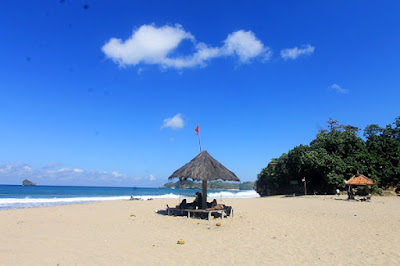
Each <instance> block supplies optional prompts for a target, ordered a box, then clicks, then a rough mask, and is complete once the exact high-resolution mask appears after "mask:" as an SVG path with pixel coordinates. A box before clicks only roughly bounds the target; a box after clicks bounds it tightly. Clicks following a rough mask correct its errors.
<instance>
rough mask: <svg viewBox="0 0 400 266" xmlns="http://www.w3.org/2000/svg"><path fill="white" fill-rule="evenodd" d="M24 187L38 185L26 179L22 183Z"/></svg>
mask: <svg viewBox="0 0 400 266" xmlns="http://www.w3.org/2000/svg"><path fill="white" fill-rule="evenodd" d="M22 185H23V186H36V183H33V182H32V181H29V180H28V179H25V180H24V181H22Z"/></svg>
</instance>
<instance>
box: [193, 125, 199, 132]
mask: <svg viewBox="0 0 400 266" xmlns="http://www.w3.org/2000/svg"><path fill="white" fill-rule="evenodd" d="M194 131H196V134H199V133H200V126H199V124H197V127H196V129H195V130H194Z"/></svg>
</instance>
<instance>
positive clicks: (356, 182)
mask: <svg viewBox="0 0 400 266" xmlns="http://www.w3.org/2000/svg"><path fill="white" fill-rule="evenodd" d="M344 183H345V184H346V185H351V186H370V185H375V184H376V181H375V180H372V179H369V178H368V177H366V176H365V175H362V174H356V175H355V176H353V177H352V178H350V179H349V180H347V181H344Z"/></svg>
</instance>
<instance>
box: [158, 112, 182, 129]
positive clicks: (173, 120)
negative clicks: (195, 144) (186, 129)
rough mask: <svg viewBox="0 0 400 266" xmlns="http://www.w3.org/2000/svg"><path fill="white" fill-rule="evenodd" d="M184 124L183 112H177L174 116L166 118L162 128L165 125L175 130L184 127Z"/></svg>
mask: <svg viewBox="0 0 400 266" xmlns="http://www.w3.org/2000/svg"><path fill="white" fill-rule="evenodd" d="M183 126H184V122H183V119H182V115H181V114H176V115H175V116H173V117H170V118H165V119H164V124H163V125H162V127H161V128H164V127H169V128H171V129H173V130H176V129H179V128H183Z"/></svg>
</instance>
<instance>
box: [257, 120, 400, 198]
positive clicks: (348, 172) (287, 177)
mask: <svg viewBox="0 0 400 266" xmlns="http://www.w3.org/2000/svg"><path fill="white" fill-rule="evenodd" d="M327 123H328V126H327V128H326V129H321V130H319V132H318V134H317V135H316V137H315V139H314V140H312V141H311V143H310V144H309V145H299V146H296V147H294V148H293V149H291V150H289V151H288V152H287V153H283V154H282V155H281V156H280V157H279V158H275V159H272V160H271V162H270V163H269V164H268V165H267V166H266V167H265V168H264V169H262V170H261V172H260V174H258V176H257V181H256V184H255V188H256V191H257V192H258V193H259V194H260V195H274V194H287V193H304V190H303V185H302V178H304V177H305V180H306V182H307V189H308V192H309V193H315V194H333V193H334V192H335V190H336V189H344V188H345V184H344V180H347V179H349V178H350V177H352V176H353V175H354V174H356V173H357V172H359V173H363V174H364V175H366V176H368V177H370V178H371V179H373V180H376V181H377V187H376V189H374V191H376V192H377V193H379V191H380V192H381V191H382V189H387V188H390V187H399V186H400V116H399V117H397V118H396V119H395V122H394V123H392V124H389V125H386V127H384V128H382V127H380V126H378V125H375V124H373V125H369V126H367V127H366V128H365V130H364V134H363V136H364V138H362V137H360V136H359V132H360V129H359V128H358V127H355V126H352V125H341V124H339V122H338V121H337V120H333V119H329V120H328V121H327Z"/></svg>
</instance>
